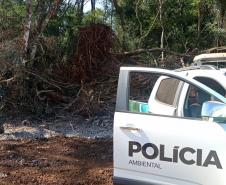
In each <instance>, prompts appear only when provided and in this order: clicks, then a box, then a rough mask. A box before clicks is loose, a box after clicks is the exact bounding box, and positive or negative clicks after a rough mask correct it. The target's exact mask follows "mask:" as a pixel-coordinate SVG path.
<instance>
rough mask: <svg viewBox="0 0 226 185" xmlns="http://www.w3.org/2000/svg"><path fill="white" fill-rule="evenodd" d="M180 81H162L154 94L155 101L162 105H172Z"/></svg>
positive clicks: (171, 79)
mask: <svg viewBox="0 0 226 185" xmlns="http://www.w3.org/2000/svg"><path fill="white" fill-rule="evenodd" d="M179 83H180V81H179V80H177V79H175V78H166V79H163V80H162V81H161V83H160V85H159V88H158V91H157V93H156V99H157V100H158V101H160V102H162V103H165V104H168V105H173V104H174V99H175V96H176V94H177V93H176V92H177V89H178V85H179Z"/></svg>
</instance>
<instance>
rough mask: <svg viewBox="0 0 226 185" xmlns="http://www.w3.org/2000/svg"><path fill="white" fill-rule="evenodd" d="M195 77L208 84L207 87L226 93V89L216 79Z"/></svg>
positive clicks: (222, 93) (223, 94)
mask: <svg viewBox="0 0 226 185" xmlns="http://www.w3.org/2000/svg"><path fill="white" fill-rule="evenodd" d="M194 79H195V80H197V81H199V82H201V83H202V84H204V85H206V86H207V87H209V88H211V89H214V90H215V91H216V92H218V93H219V94H221V95H222V96H225V95H226V91H225V89H224V88H223V87H222V86H221V85H220V84H219V83H218V82H217V81H216V80H213V79H211V78H207V77H195V78H194Z"/></svg>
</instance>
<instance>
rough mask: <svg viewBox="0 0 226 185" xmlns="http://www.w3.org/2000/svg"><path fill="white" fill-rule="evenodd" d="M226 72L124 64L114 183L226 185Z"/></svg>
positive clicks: (207, 68) (120, 84) (117, 111)
mask: <svg viewBox="0 0 226 185" xmlns="http://www.w3.org/2000/svg"><path fill="white" fill-rule="evenodd" d="M225 94H226V73H225V71H222V70H216V69H213V68H211V67H208V66H199V67H189V68H184V69H182V70H176V71H169V70H164V69H156V68H142V67H122V68H121V69H120V75H119V82H118V91H117V101H116V111H115V116H114V135H113V140H114V141H113V143H114V177H113V182H114V185H127V184H128V185H226V98H225Z"/></svg>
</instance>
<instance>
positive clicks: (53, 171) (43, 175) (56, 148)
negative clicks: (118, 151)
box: [0, 137, 113, 185]
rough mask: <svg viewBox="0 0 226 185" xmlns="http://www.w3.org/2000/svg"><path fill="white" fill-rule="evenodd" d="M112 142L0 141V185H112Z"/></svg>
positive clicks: (63, 139)
mask: <svg viewBox="0 0 226 185" xmlns="http://www.w3.org/2000/svg"><path fill="white" fill-rule="evenodd" d="M112 171H113V170H112V141H111V140H100V139H98V140H97V139H84V138H64V137H55V138H50V139H42V140H19V141H0V184H2V185H6V184H7V185H9V184H10V185H11V184H17V185H18V184H45V185H48V184H54V185H58V184H59V185H62V184H65V185H68V184H76V185H103V184H104V185H112Z"/></svg>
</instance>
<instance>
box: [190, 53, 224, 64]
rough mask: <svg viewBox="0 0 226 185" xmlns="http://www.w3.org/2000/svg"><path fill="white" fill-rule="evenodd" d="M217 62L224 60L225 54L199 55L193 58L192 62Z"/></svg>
mask: <svg viewBox="0 0 226 185" xmlns="http://www.w3.org/2000/svg"><path fill="white" fill-rule="evenodd" d="M219 60H226V53H208V54H201V55H197V56H196V57H195V58H194V60H193V61H194V62H197V61H208V62H209V61H219Z"/></svg>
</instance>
